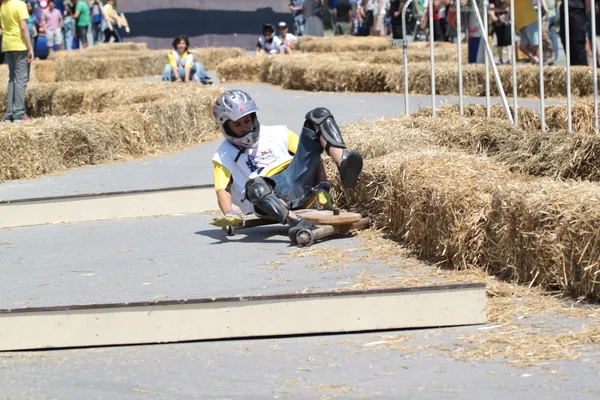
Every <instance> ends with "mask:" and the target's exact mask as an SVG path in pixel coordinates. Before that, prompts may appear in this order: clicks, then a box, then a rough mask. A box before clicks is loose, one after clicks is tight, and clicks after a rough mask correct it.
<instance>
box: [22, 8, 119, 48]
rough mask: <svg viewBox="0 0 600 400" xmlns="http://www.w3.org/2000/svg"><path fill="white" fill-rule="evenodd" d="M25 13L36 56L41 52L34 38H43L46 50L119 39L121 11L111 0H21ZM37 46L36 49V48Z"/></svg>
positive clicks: (83, 46)
mask: <svg viewBox="0 0 600 400" xmlns="http://www.w3.org/2000/svg"><path fill="white" fill-rule="evenodd" d="M24 1H25V4H26V6H27V12H28V14H29V17H28V20H27V26H28V29H29V35H30V37H31V39H32V44H33V48H34V52H36V53H38V54H36V56H42V55H41V54H40V53H44V55H45V52H44V51H40V50H39V48H38V39H39V37H40V36H41V35H43V36H44V37H45V39H46V46H45V48H46V47H47V49H48V53H51V52H52V51H54V50H55V49H57V50H63V49H64V50H73V49H75V48H86V47H88V46H89V45H90V43H89V40H88V32H90V33H91V42H92V43H91V44H93V45H95V44H97V43H102V42H109V41H111V40H113V41H115V42H122V41H123V40H122V33H121V31H122V30H127V29H128V27H127V26H126V23H122V16H121V14H119V13H117V10H116V7H115V0H104V1H102V0H63V1H60V2H59V1H54V0H24ZM36 50H37V51H36Z"/></svg>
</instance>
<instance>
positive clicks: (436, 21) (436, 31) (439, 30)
mask: <svg viewBox="0 0 600 400" xmlns="http://www.w3.org/2000/svg"><path fill="white" fill-rule="evenodd" d="M429 1H433V30H432V29H431V27H429V3H428V2H425V3H424V4H423V6H424V10H425V12H424V14H423V17H422V18H421V28H422V29H426V28H428V27H429V30H428V32H427V39H429V35H431V34H433V40H434V41H436V42H444V41H445V40H446V38H445V35H444V33H445V32H444V29H443V27H442V22H441V19H442V16H441V15H440V6H441V4H440V0H429ZM432 31H433V32H432Z"/></svg>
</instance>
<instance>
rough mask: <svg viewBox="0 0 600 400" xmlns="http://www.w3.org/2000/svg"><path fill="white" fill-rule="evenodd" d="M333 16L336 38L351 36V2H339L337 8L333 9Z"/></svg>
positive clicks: (347, 0) (340, 0) (344, 0)
mask: <svg viewBox="0 0 600 400" xmlns="http://www.w3.org/2000/svg"><path fill="white" fill-rule="evenodd" d="M333 15H334V16H335V34H336V36H337V35H350V33H351V29H350V28H351V26H350V21H352V4H350V0H339V1H338V3H337V6H336V7H335V8H334V9H333Z"/></svg>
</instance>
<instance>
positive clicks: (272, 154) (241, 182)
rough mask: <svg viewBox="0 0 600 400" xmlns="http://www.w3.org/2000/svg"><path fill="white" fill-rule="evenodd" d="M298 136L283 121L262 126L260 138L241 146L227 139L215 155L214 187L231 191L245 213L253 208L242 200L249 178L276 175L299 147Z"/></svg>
mask: <svg viewBox="0 0 600 400" xmlns="http://www.w3.org/2000/svg"><path fill="white" fill-rule="evenodd" d="M298 141H299V137H298V135H297V134H296V133H294V132H292V131H290V130H289V129H288V128H287V127H286V126H284V125H276V126H261V127H260V136H259V139H258V142H257V143H256V144H255V145H254V146H253V147H252V148H249V149H246V150H240V149H238V148H237V147H235V146H234V145H233V144H231V143H230V142H229V141H227V140H225V141H223V143H222V144H221V146H219V149H218V150H217V152H216V153H215V155H214V156H213V159H212V161H213V165H214V176H215V190H221V189H224V190H227V191H228V192H229V193H231V200H232V202H233V204H235V205H236V206H238V207H239V208H240V209H241V210H242V211H243V212H244V213H249V212H252V211H253V210H254V206H253V205H252V204H251V203H250V202H249V201H244V202H243V203H242V198H243V197H244V189H245V185H246V182H247V181H248V180H250V179H252V178H256V177H257V176H267V177H269V176H273V175H276V174H278V173H279V172H281V171H283V170H284V169H286V168H287V166H288V165H289V164H290V162H292V157H293V155H294V154H295V153H296V151H297V149H298Z"/></svg>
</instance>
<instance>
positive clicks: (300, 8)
mask: <svg viewBox="0 0 600 400" xmlns="http://www.w3.org/2000/svg"><path fill="white" fill-rule="evenodd" d="M290 10H291V11H292V16H293V17H294V33H295V34H296V36H303V35H304V0H290Z"/></svg>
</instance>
